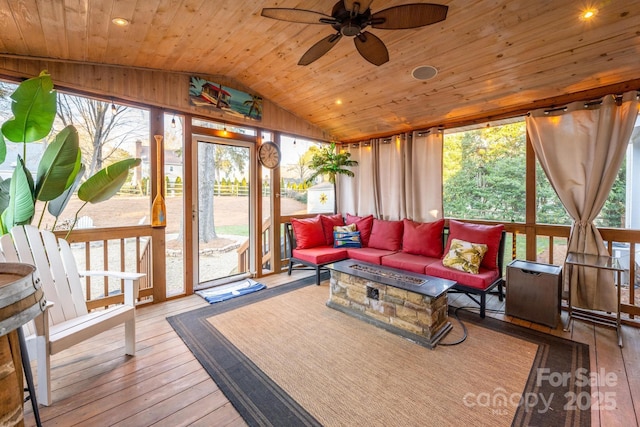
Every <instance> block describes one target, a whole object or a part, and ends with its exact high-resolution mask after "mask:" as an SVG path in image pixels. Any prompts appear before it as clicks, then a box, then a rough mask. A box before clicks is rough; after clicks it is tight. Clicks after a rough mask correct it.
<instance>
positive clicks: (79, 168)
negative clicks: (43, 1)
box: [0, 71, 140, 234]
mask: <svg viewBox="0 0 640 427" xmlns="http://www.w3.org/2000/svg"><path fill="white" fill-rule="evenodd" d="M11 99H12V104H11V110H12V112H13V117H12V118H11V119H9V120H8V121H6V122H5V123H4V124H3V125H2V128H1V131H0V164H1V163H3V162H4V161H5V157H6V154H7V147H6V143H5V138H6V139H8V140H9V141H12V142H17V143H22V144H24V145H23V154H22V156H20V155H18V157H17V161H16V165H15V168H14V169H13V173H12V175H11V178H8V179H6V180H4V181H3V180H2V179H0V213H1V214H0V234H5V233H7V232H9V230H10V229H11V228H12V227H13V226H15V225H23V224H30V223H31V222H32V221H33V219H34V216H35V206H36V202H37V201H41V202H44V203H45V207H46V208H47V209H48V211H49V213H50V214H51V215H53V216H54V217H56V220H57V218H58V217H59V216H60V214H61V213H62V211H63V210H64V208H65V207H66V205H67V202H68V201H69V199H70V198H71V196H72V194H73V192H74V191H75V189H76V187H77V186H78V185H79V186H80V187H79V188H78V198H79V199H80V200H82V201H83V202H85V203H84V204H83V205H82V207H84V206H85V205H86V204H87V203H98V202H101V201H104V200H107V199H109V198H111V197H112V196H113V195H115V194H116V193H117V192H118V190H119V189H120V187H122V185H123V184H124V183H125V181H126V179H127V178H128V176H129V170H130V169H132V168H134V167H136V166H138V165H139V164H140V159H125V160H122V161H119V162H116V163H114V164H112V165H110V166H108V167H106V168H103V169H101V170H99V171H98V172H96V173H95V174H94V175H93V176H91V177H90V178H88V179H87V180H86V181H84V182H83V183H82V184H80V183H81V181H82V176H83V174H84V165H83V164H82V163H81V160H82V153H81V151H80V143H79V138H78V131H77V130H76V128H75V127H74V126H72V125H70V126H67V127H65V128H64V129H63V130H62V131H60V132H59V133H58V134H57V135H55V137H53V142H51V143H50V144H48V146H47V148H46V149H45V151H44V153H43V155H42V158H41V159H40V162H39V164H38V172H37V176H36V179H35V180H34V178H33V175H32V174H31V171H30V170H29V169H28V168H27V166H26V155H27V149H26V144H27V143H30V142H35V141H39V140H41V139H43V138H45V137H47V136H48V135H49V134H50V133H51V129H52V128H53V121H54V119H55V117H56V112H57V96H56V92H55V91H54V90H53V82H52V80H51V76H50V75H49V74H48V73H47V72H46V71H43V72H41V73H40V75H39V76H38V77H34V78H32V79H28V80H25V81H23V82H22V83H20V85H19V86H18V88H17V89H16V90H15V91H14V92H13V94H12V95H11ZM82 207H81V208H80V209H82ZM80 209H78V212H76V214H75V221H74V225H75V222H76V221H77V218H78V213H79V212H80ZM44 211H45V209H44V208H43V209H42V215H44ZM41 220H42V217H41V218H40V221H41ZM71 229H73V226H72V227H71Z"/></svg>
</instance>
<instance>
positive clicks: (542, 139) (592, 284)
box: [526, 92, 638, 311]
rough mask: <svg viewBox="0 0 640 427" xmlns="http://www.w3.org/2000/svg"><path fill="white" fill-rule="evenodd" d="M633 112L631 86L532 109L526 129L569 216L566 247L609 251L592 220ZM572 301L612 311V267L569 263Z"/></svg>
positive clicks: (623, 144)
mask: <svg viewBox="0 0 640 427" xmlns="http://www.w3.org/2000/svg"><path fill="white" fill-rule="evenodd" d="M637 115H638V100H637V96H636V92H629V93H626V94H624V96H623V97H622V99H620V98H618V100H616V98H615V97H614V96H606V97H605V98H603V99H602V103H601V104H600V105H596V106H589V105H585V103H584V102H578V103H573V104H570V105H568V106H567V107H566V108H565V109H558V110H555V111H548V110H547V111H545V110H536V111H532V112H531V114H530V115H529V117H527V119H526V123H527V133H528V135H529V136H530V138H531V142H532V145H533V149H534V151H535V154H536V157H537V158H538V160H539V162H540V165H541V166H542V169H543V170H544V171H545V173H546V175H547V177H548V178H549V182H550V183H551V185H552V186H553V188H554V189H555V191H556V193H557V194H558V197H559V198H560V201H561V202H562V204H563V205H564V207H565V209H566V210H567V212H568V213H569V215H570V216H571V218H573V225H572V227H571V235H570V237H569V242H568V251H570V252H578V253H585V254H593V255H609V253H608V251H607V248H606V247H605V245H604V242H603V241H602V236H601V235H600V233H599V231H598V229H597V228H596V227H595V226H594V224H593V221H594V219H595V218H596V216H597V215H598V213H600V210H601V209H602V206H603V205H604V203H605V201H606V200H607V197H608V196H609V192H610V190H611V186H612V185H613V182H614V181H615V179H616V175H617V173H618V170H619V169H620V165H621V163H622V161H623V159H624V155H625V152H626V149H627V145H628V143H629V138H630V136H631V132H632V131H633V126H634V123H635V120H636V117H637ZM571 276H572V280H571V283H569V284H568V285H569V286H571V299H572V301H571V303H572V305H573V306H575V307H582V308H586V309H590V310H603V311H617V308H616V293H615V287H614V286H613V283H614V282H613V280H614V278H613V275H612V274H611V272H608V271H603V270H595V269H592V268H574V270H573V274H572V275H571Z"/></svg>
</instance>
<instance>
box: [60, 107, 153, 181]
mask: <svg viewBox="0 0 640 427" xmlns="http://www.w3.org/2000/svg"><path fill="white" fill-rule="evenodd" d="M113 106H114V104H109V103H108V102H103V101H99V100H96V99H89V98H84V97H80V96H74V95H66V94H61V95H60V96H59V98H58V113H57V116H58V118H59V119H60V121H61V122H62V124H63V125H64V126H67V125H74V126H75V127H76V129H78V134H79V136H80V148H81V150H82V154H83V158H85V159H87V171H88V173H89V174H90V175H91V174H92V173H93V172H94V171H96V170H98V169H101V168H102V167H104V165H105V164H108V163H112V162H113V157H114V154H115V153H116V151H117V150H118V149H119V148H120V147H121V146H122V144H123V143H125V142H127V141H135V140H136V139H144V138H146V137H147V135H146V133H145V132H146V131H145V130H144V129H141V128H140V125H139V123H140V119H139V118H138V117H136V113H134V112H133V110H131V109H129V108H127V107H124V106H118V107H116V108H115V110H114V109H113Z"/></svg>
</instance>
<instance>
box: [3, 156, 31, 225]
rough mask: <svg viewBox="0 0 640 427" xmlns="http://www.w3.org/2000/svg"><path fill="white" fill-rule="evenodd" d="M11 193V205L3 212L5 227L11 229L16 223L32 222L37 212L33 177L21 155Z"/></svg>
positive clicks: (14, 174) (13, 177)
mask: <svg viewBox="0 0 640 427" xmlns="http://www.w3.org/2000/svg"><path fill="white" fill-rule="evenodd" d="M9 194H10V198H11V199H10V201H9V206H8V207H7V209H5V211H4V212H3V213H2V222H3V227H5V228H6V229H7V230H10V229H11V228H12V227H13V226H14V225H20V224H30V223H31V220H32V219H33V215H34V214H35V200H34V198H33V178H31V172H29V171H28V170H27V168H26V166H25V164H24V161H23V160H22V158H21V157H20V156H18V164H17V165H16V168H15V169H14V170H13V175H12V177H11V185H10V188H9Z"/></svg>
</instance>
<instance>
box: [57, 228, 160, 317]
mask: <svg viewBox="0 0 640 427" xmlns="http://www.w3.org/2000/svg"><path fill="white" fill-rule="evenodd" d="M55 234H56V235H57V236H58V237H62V238H65V239H66V240H67V241H68V242H69V243H70V244H71V247H72V250H73V251H74V255H75V256H76V262H77V265H78V269H80V270H115V271H131V272H134V271H135V272H140V273H145V274H147V276H146V277H145V278H144V279H142V280H141V281H140V294H139V296H140V298H139V301H141V302H145V301H150V300H151V296H152V295H153V287H152V283H153V280H152V278H151V272H152V268H151V255H150V252H151V251H150V247H151V245H150V241H151V228H150V226H148V225H140V226H134V227H115V228H86V229H75V230H73V231H72V232H71V234H70V235H69V236H66V234H67V232H66V231H57V232H56V233H55ZM82 252H84V256H83V255H82ZM84 280H85V292H86V300H87V307H88V308H89V309H94V308H98V307H104V306H108V305H111V304H117V303H121V302H123V294H122V292H123V290H124V283H123V282H122V281H118V283H110V281H109V279H108V278H107V277H85V278H84ZM112 282H113V281H112Z"/></svg>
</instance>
